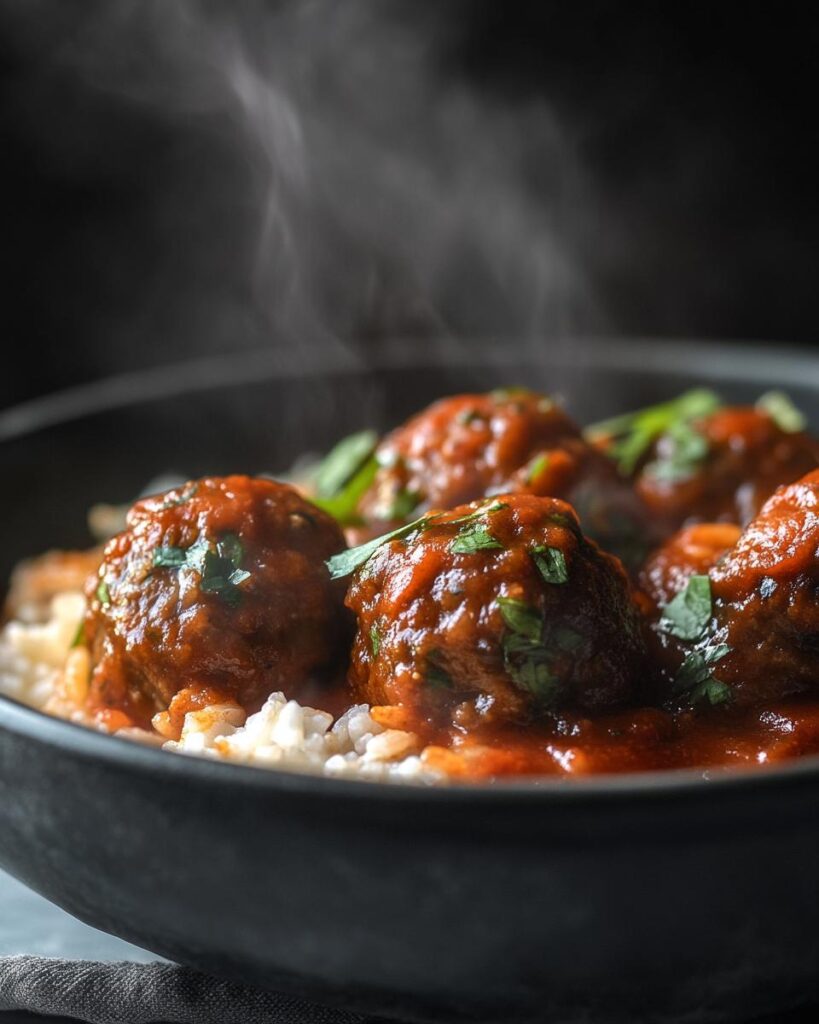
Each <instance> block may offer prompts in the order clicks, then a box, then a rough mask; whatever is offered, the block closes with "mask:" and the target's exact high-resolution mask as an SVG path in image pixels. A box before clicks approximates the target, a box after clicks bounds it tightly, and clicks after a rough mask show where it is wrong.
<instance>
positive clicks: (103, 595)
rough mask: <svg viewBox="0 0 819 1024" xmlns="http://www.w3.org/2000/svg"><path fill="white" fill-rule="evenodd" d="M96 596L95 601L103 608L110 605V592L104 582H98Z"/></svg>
mask: <svg viewBox="0 0 819 1024" xmlns="http://www.w3.org/2000/svg"><path fill="white" fill-rule="evenodd" d="M96 594H97V600H98V601H99V603H100V604H101V605H102V606H103V607H105V606H106V605H109V604H110V603H111V591H110V590H109V589H108V584H107V583H106V582H105V580H100V581H99V583H98V584H97V590H96Z"/></svg>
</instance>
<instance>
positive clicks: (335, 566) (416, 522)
mask: <svg viewBox="0 0 819 1024" xmlns="http://www.w3.org/2000/svg"><path fill="white" fill-rule="evenodd" d="M442 514H443V513H441V512H438V513H436V514H434V515H431V516H420V518H418V519H413V521H412V522H411V523H406V524H405V525H404V526H399V527H398V529H397V530H390V532H389V533H384V534H382V535H381V536H380V537H374V538H373V539H372V540H368V541H367V542H366V543H365V544H359V545H358V547H355V548H348V549H347V550H346V551H339V553H338V554H337V555H333V556H332V558H328V559H327V561H326V562H325V563H324V564H325V565H326V566H327V568H328V569H329V570H330V578H331V579H334V580H340V579H341V578H342V577H343V576H349V575H350V573H351V572H355V570H356V569H359V568H360V567H361V566H362V565H364V563H365V562H368V561H369V560H370V558H371V557H372V556H373V555H374V554H375V552H376V551H377V550H378V549H379V548H380V547H381V545H382V544H386V543H387V542H388V541H391V540H400V539H401V538H403V537H408V536H409V535H410V534H411V533H413V532H414V531H415V530H423V529H424V528H425V527H426V526H428V525H429V524H430V522H431V521H432V520H433V519H437V518H438V516H440V515H442Z"/></svg>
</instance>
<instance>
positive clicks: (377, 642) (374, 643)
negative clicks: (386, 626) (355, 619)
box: [370, 623, 381, 658]
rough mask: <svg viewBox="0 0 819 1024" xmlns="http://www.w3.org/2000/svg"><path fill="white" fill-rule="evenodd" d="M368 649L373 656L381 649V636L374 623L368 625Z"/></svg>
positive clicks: (376, 655)
mask: <svg viewBox="0 0 819 1024" xmlns="http://www.w3.org/2000/svg"><path fill="white" fill-rule="evenodd" d="M370 650H371V651H372V655H373V657H374V658H377V657H378V652H379V651H380V650H381V636H380V635H379V632H378V626H376V625H375V623H373V624H372V626H370Z"/></svg>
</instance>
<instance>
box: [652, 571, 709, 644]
mask: <svg viewBox="0 0 819 1024" xmlns="http://www.w3.org/2000/svg"><path fill="white" fill-rule="evenodd" d="M710 621H711V580H710V579H709V578H708V577H707V576H692V577H691V578H690V579H689V580H688V582H687V583H686V585H685V589H684V590H681V591H680V593H679V594H677V596H676V597H674V598H673V599H672V600H671V601H669V602H668V604H667V605H666V606H665V607H664V608H663V614H662V618H661V619H660V623H659V628H660V630H662V632H663V633H668V634H670V635H671V636H676V637H678V638H679V639H680V640H698V639H699V638H700V637H701V636H703V634H704V633H705V631H706V630H707V629H708V625H709V623H710Z"/></svg>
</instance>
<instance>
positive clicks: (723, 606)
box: [710, 470, 819, 706]
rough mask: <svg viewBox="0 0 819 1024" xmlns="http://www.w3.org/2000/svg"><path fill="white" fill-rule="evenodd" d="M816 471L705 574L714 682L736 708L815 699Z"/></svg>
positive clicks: (818, 635) (818, 605) (818, 663)
mask: <svg viewBox="0 0 819 1024" xmlns="http://www.w3.org/2000/svg"><path fill="white" fill-rule="evenodd" d="M817 550H819V470H816V471H814V472H812V473H809V474H808V475H807V476H805V477H804V478H803V479H801V480H798V481H797V482H796V483H794V484H790V485H789V486H786V487H780V488H779V489H778V490H777V491H776V492H775V493H774V494H773V496H772V497H771V498H770V499H769V500H768V501H767V502H766V503H765V505H764V506H763V507H762V511H761V512H760V514H759V515H758V516H757V518H756V519H754V520H753V522H751V524H750V525H749V526H748V528H747V529H746V530H745V532H744V533H743V534H742V536H741V537H740V539H739V542H738V543H737V544H736V546H735V547H734V548H733V549H732V550H731V551H730V552H729V554H728V555H727V557H726V558H724V559H723V560H722V561H721V562H720V563H719V564H718V565H717V566H715V568H714V569H712V570H711V573H710V577H711V588H712V593H713V598H714V607H715V612H714V614H715V620H716V627H717V629H716V634H715V637H714V641H713V642H714V643H716V644H724V645H726V646H727V647H728V648H730V650H729V651H727V653H725V655H724V657H722V659H721V660H720V662H719V665H718V669H719V672H718V674H719V678H720V679H721V680H722V681H724V682H725V683H726V684H727V685H728V686H730V688H731V695H732V698H733V700H734V702H735V703H736V704H737V705H740V706H744V705H751V704H760V703H765V702H768V701H771V700H776V699H781V698H783V697H788V696H792V695H796V694H800V693H808V692H810V693H812V694H813V695H817V694H819V601H817V593H819V558H818V557H817Z"/></svg>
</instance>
